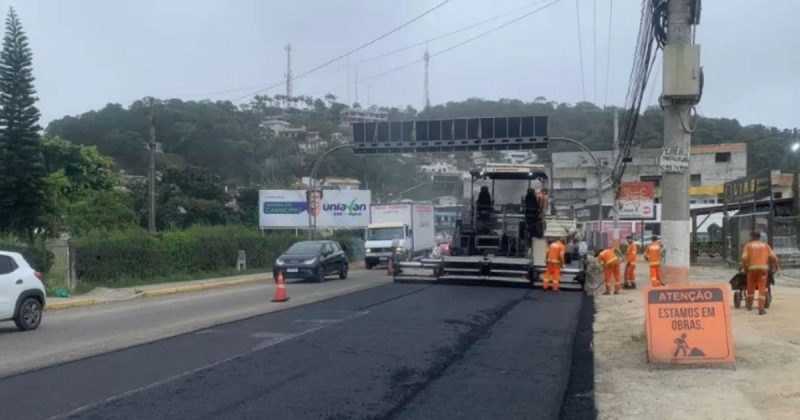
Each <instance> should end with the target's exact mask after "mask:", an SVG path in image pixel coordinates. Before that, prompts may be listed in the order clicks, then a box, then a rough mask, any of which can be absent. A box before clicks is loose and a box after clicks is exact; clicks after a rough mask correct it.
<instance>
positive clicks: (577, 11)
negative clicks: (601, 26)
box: [575, 0, 586, 102]
mask: <svg viewBox="0 0 800 420" xmlns="http://www.w3.org/2000/svg"><path fill="white" fill-rule="evenodd" d="M575 16H576V18H577V21H578V57H579V61H580V66H581V93H582V94H583V101H584V102H586V78H585V77H584V74H583V42H582V41H581V6H580V0H575Z"/></svg>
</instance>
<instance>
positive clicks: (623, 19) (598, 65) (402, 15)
mask: <svg viewBox="0 0 800 420" xmlns="http://www.w3.org/2000/svg"><path fill="white" fill-rule="evenodd" d="M441 1H443V0H285V1H275V0H216V1H215V0H124V1H123V0H114V1H109V0H73V1H59V0H48V1H44V0H17V1H11V2H10V3H11V4H12V5H14V7H16V9H17V11H18V13H19V15H20V18H21V19H22V23H23V26H24V28H25V30H26V31H27V33H28V35H29V38H30V44H31V48H32V49H33V54H34V66H35V69H34V73H35V76H36V88H37V90H38V95H39V98H40V101H39V104H38V105H39V107H40V109H41V111H42V115H43V121H42V122H43V125H44V124H46V123H47V122H48V121H50V120H52V119H54V118H60V117H62V116H64V115H67V114H69V115H76V114H80V113H82V112H86V111H88V110H92V109H97V108H100V107H102V106H103V105H105V104H106V103H109V102H117V103H122V104H124V105H126V106H127V105H128V104H130V102H132V101H133V100H135V99H138V98H141V97H143V96H146V95H154V96H157V97H180V98H184V99H203V98H210V99H226V98H228V99H236V98H240V97H242V96H244V95H247V94H249V93H251V92H253V91H255V90H256V89H259V88H263V87H265V86H269V85H271V84H273V83H274V82H276V81H280V80H281V79H282V78H283V74H284V72H285V69H286V54H285V51H284V46H285V45H286V44H287V43H291V45H292V52H293V54H292V67H293V70H294V73H295V74H296V75H297V74H300V73H302V72H303V71H305V70H308V69H310V68H313V67H315V66H316V65H318V64H321V63H323V62H325V61H328V60H329V59H331V58H334V57H337V56H339V55H341V54H343V53H345V52H347V51H349V50H351V49H353V48H355V47H357V46H359V45H361V44H363V43H365V42H367V41H369V40H371V39H373V38H376V37H377V36H378V35H381V34H383V33H385V32H387V31H388V30H390V29H391V28H393V27H395V26H398V25H400V24H402V23H403V22H405V21H407V20H409V19H411V18H413V17H414V16H416V15H418V14H420V13H422V12H423V11H425V10H427V9H429V8H431V7H433V6H435V5H436V4H438V3H440V2H441ZM536 3H542V2H541V1H540V0H496V1H486V0H450V1H449V3H447V4H446V5H444V6H442V7H441V8H439V9H437V10H436V11H434V12H432V13H431V14H429V15H427V16H425V17H423V18H422V19H420V20H418V21H416V22H414V23H412V24H411V25H409V26H408V27H407V28H405V29H403V30H401V31H399V32H397V33H394V34H392V35H390V36H388V37H386V38H385V39H383V40H381V41H380V42H377V43H375V44H374V45H372V46H370V47H368V48H366V49H364V50H362V51H359V52H357V53H355V54H353V55H352V56H351V57H350V64H351V66H350V76H351V79H352V78H354V76H355V72H356V70H355V68H356V66H355V63H356V62H358V61H361V60H364V59H365V58H369V57H373V56H375V55H378V54H382V53H385V52H388V51H391V50H394V49H397V48H400V47H404V46H406V45H409V44H414V43H416V42H420V41H423V40H426V39H429V38H432V37H435V36H438V35H440V34H443V33H447V32H450V31H454V30H456V29H459V28H462V27H465V26H468V25H471V24H473V23H476V22H479V21H481V20H484V19H487V18H490V17H494V16H497V15H501V14H506V16H505V17H503V18H499V19H496V20H493V21H491V22H488V23H486V24H484V25H481V26H479V27H476V28H474V29H472V30H469V31H464V32H462V33H458V34H456V35H452V36H449V37H446V38H443V39H441V40H437V41H435V42H431V43H430V44H429V45H428V48H429V51H430V52H431V54H435V53H436V52H438V51H441V50H444V49H446V48H448V47H450V46H452V45H454V44H457V43H459V42H462V41H464V40H466V39H468V38H470V37H473V36H475V35H478V34H480V33H481V32H483V31H486V30H489V29H491V28H493V27H496V26H498V25H500V24H502V23H503V22H506V21H508V20H511V19H513V18H514V17H517V16H520V15H522V14H524V13H526V12H529V11H533V10H535V9H536V8H537V6H534V4H536ZM545 3H546V2H545ZM5 4H6V5H7V4H8V2H5ZM579 4H580V16H581V20H580V22H581V23H580V31H581V35H582V37H581V39H582V44H583V64H584V66H583V67H584V84H585V92H586V94H585V95H586V96H585V99H587V100H590V101H594V102H595V103H598V104H599V105H602V104H604V103H608V104H614V105H622V104H623V103H624V100H625V94H626V91H627V85H628V77H629V74H630V67H631V61H632V56H633V48H634V43H635V40H636V35H637V31H638V25H639V15H640V6H641V1H640V0H616V1H614V2H613V14H612V26H611V34H610V35H611V42H610V44H609V42H608V35H609V29H608V28H609V27H608V22H609V5H610V0H596V2H595V1H594V0H579ZM595 4H596V16H597V18H596V31H595V29H594V26H595V25H594V24H593V21H594V19H593V16H594V5H595ZM526 6H527V7H526ZM797 16H800V1H796V0H769V1H768V2H766V1H763V0H724V1H723V0H706V1H704V2H703V14H702V19H701V23H700V25H699V27H698V30H697V42H698V43H700V44H701V45H702V48H703V50H702V62H703V66H704V67H705V75H706V78H705V80H706V86H705V93H704V96H703V99H702V102H701V104H700V105H699V110H700V112H701V113H702V114H704V115H707V116H714V117H730V118H737V119H738V120H739V121H740V122H742V123H743V124H751V123H763V124H766V125H773V126H778V127H781V128H789V127H796V126H800V106H799V105H798V96H800V53H798V52H797V47H798V45H800V26H799V25H798V24H797ZM595 33H596V36H595V35H594V34H595ZM577 34H578V23H577V18H576V2H575V1H574V0H562V1H560V2H558V3H556V4H555V5H553V6H551V7H548V8H547V9H545V10H543V11H541V12H538V13H536V14H533V15H531V16H530V17H527V18H525V19H523V20H521V21H519V22H517V23H514V24H511V25H509V26H507V27H505V28H503V29H501V30H498V31H496V32H494V33H491V34H489V35H486V36H484V37H481V38H479V39H477V40H475V41H473V42H470V43H467V44H465V45H463V46H460V47H458V48H455V49H453V50H452V51H449V52H446V53H443V54H441V55H437V56H435V57H433V58H432V59H431V62H430V96H431V102H432V103H433V104H437V103H443V102H447V101H450V100H461V99H465V98H469V97H481V98H492V99H496V98H503V97H505V98H518V99H521V100H525V101H531V100H533V99H534V98H536V97H538V96H544V97H546V98H547V99H548V100H555V101H559V102H570V103H574V102H577V101H581V100H583V99H584V94H583V89H582V88H581V72H580V66H579V53H578V35H577ZM595 45H596V50H595V48H594V46H595ZM609 47H610V57H611V60H610V72H609V74H608V91H607V92H608V93H607V95H606V77H607V74H606V73H607V72H606V64H607V57H608V53H609ZM424 51H425V47H424V46H420V47H417V48H413V49H410V50H408V51H404V52H402V53H398V54H395V55H391V56H389V57H385V58H382V59H379V60H373V61H370V62H366V63H361V64H359V65H358V74H359V78H360V79H366V78H367V77H369V76H371V75H375V74H379V73H382V72H384V71H386V70H388V69H391V68H394V67H397V66H400V65H403V64H405V63H409V62H413V61H414V60H418V59H420V58H421V57H422V54H423V53H424ZM595 56H596V60H595ZM658 67H659V68H660V61H659V64H658ZM347 68H348V66H347V61H346V60H342V61H340V62H337V63H334V64H332V65H330V66H328V67H326V68H324V69H322V70H319V71H316V72H314V73H312V74H309V75H308V76H306V77H303V78H300V79H298V80H296V81H295V83H294V94H295V95H315V96H322V95H324V94H325V93H327V92H332V93H334V94H335V95H337V96H338V97H339V98H341V99H343V100H344V99H346V98H347V97H348V90H347V89H346V87H345V86H346V84H347V73H348V72H347ZM657 73H658V75H660V70H659V71H658V72H657ZM654 76H656V74H654ZM595 81H596V83H595ZM654 82H655V83H654ZM351 84H352V83H351ZM651 84H652V85H653V87H655V92H654V94H651V93H650V92H651V91H650V89H648V92H647V94H646V95H645V102H646V103H648V102H649V103H655V102H656V100H657V97H658V94H659V92H660V79H657V80H651ZM284 89H285V88H284V87H283V86H278V87H276V88H274V89H272V90H270V91H267V92H266V93H269V94H274V93H282V92H283V91H284ZM358 90H359V92H358V99H359V101H360V102H361V103H362V105H365V104H378V105H395V106H405V105H408V104H410V105H412V106H414V107H416V108H420V107H421V105H422V102H423V64H422V63H416V64H413V65H410V66H408V67H406V68H405V69H403V70H400V71H397V72H394V73H391V74H388V75H386V76H383V77H378V78H374V79H372V80H369V81H366V82H362V83H360V84H359V88H358ZM220 91H225V93H219V92H220ZM210 92H217V93H216V94H213V95H210V94H208V93H210ZM349 97H350V100H351V101H354V100H355V92H354V88H353V87H352V86H351V89H350V93H349ZM241 101H246V98H245V99H239V102H241Z"/></svg>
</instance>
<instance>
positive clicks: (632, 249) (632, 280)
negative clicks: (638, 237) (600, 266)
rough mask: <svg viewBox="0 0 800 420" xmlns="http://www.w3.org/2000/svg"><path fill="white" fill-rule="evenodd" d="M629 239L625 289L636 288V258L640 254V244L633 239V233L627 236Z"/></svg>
mask: <svg viewBox="0 0 800 420" xmlns="http://www.w3.org/2000/svg"><path fill="white" fill-rule="evenodd" d="M625 239H626V240H627V241H628V249H627V250H626V251H625V284H623V285H622V287H624V288H625V289H635V288H636V258H637V257H638V256H639V245H638V244H637V243H636V241H634V240H633V236H632V235H628V236H627V237H626V238H625Z"/></svg>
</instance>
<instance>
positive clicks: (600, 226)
mask: <svg viewBox="0 0 800 420" xmlns="http://www.w3.org/2000/svg"><path fill="white" fill-rule="evenodd" d="M550 141H551V142H553V141H556V142H558V141H561V142H564V143H569V144H572V145H575V146H578V148H580V149H581V150H583V151H584V152H586V154H588V155H589V158H590V159H592V162H593V163H594V166H595V169H596V170H597V231H598V232H599V235H598V237H599V239H598V241H597V242H598V243H599V242H600V241H601V240H602V238H603V178H602V171H601V166H600V161H598V160H597V158H596V157H595V156H594V153H592V151H591V150H589V148H588V147H586V145H584V144H583V143H581V142H579V141H578V140H575V139H571V138H568V137H551V138H550ZM587 199H588V197H587ZM596 245H597V244H595V246H596Z"/></svg>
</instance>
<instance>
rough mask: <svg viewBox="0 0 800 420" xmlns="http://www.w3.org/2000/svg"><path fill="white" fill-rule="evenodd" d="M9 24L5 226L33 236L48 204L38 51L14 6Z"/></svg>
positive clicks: (0, 223) (0, 125) (4, 87)
mask: <svg viewBox="0 0 800 420" xmlns="http://www.w3.org/2000/svg"><path fill="white" fill-rule="evenodd" d="M5 29H6V30H5V37H4V38H3V50H2V52H0V231H4V232H9V233H14V234H16V235H19V236H21V237H24V238H26V239H29V240H32V239H33V237H34V232H35V231H36V228H37V226H38V224H39V222H40V220H41V218H42V217H43V215H44V214H45V212H46V206H47V192H46V186H47V185H46V180H45V175H46V172H45V169H44V165H43V162H42V160H43V159H42V146H41V139H40V136H39V130H40V127H39V124H38V122H39V110H38V109H37V108H36V106H35V105H34V104H35V102H36V99H37V98H36V96H34V95H35V93H36V92H35V90H34V87H33V80H34V79H33V71H32V57H33V54H32V53H31V50H30V47H29V46H28V37H27V36H25V32H24V31H23V30H22V24H21V23H20V21H19V18H18V17H17V13H16V12H15V11H14V9H13V8H10V9H9V11H8V16H7V17H6V28H5Z"/></svg>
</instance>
